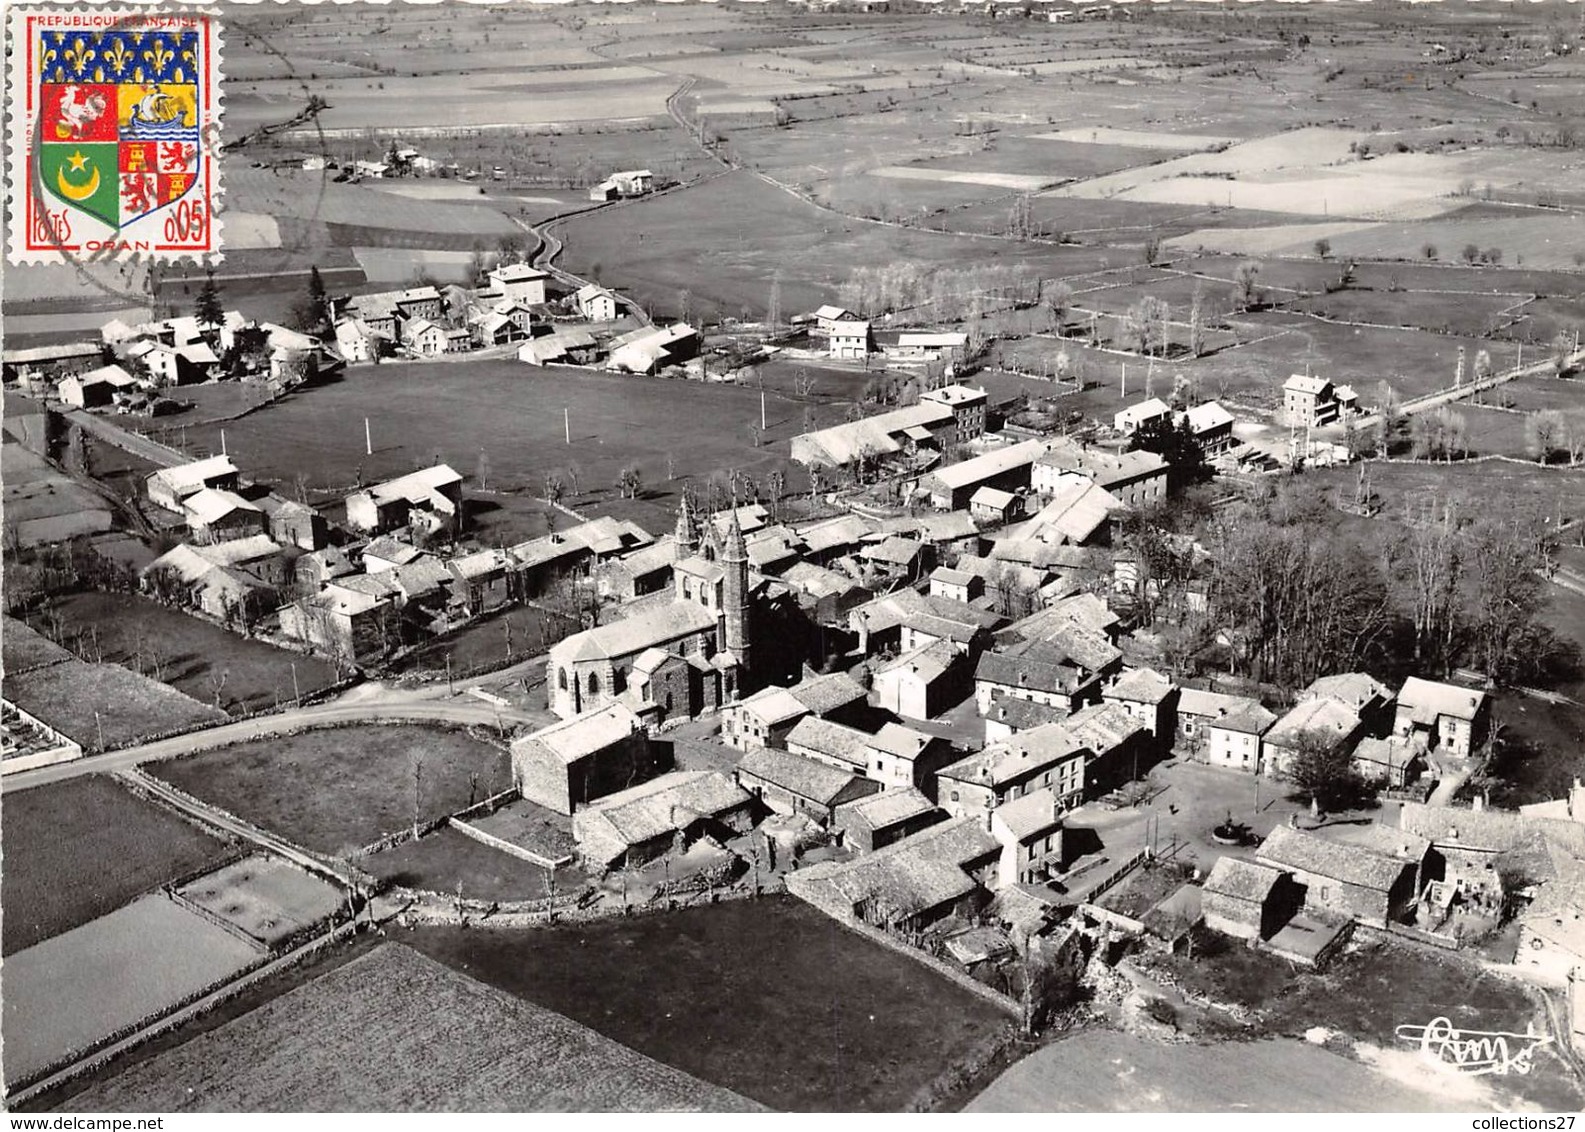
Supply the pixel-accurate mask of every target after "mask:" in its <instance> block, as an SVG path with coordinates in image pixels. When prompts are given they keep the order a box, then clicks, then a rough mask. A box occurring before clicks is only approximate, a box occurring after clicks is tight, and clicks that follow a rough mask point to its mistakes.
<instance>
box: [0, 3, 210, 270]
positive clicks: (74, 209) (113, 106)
mask: <svg viewBox="0 0 1585 1132" xmlns="http://www.w3.org/2000/svg"><path fill="white" fill-rule="evenodd" d="M8 24H9V26H8V28H7V32H8V39H9V42H10V44H11V45H12V51H11V68H12V72H11V76H10V81H9V82H8V84H7V87H6V91H7V99H8V100H9V102H10V103H11V122H12V127H11V128H12V139H11V140H12V145H11V151H10V164H9V167H8V168H7V170H6V175H7V177H6V189H7V192H8V194H9V196H10V199H11V204H12V207H11V219H10V231H9V232H8V233H7V250H8V253H9V257H10V259H11V261H12V262H13V263H60V262H67V261H72V260H78V261H80V260H85V259H94V260H96V261H100V262H103V261H105V260H115V259H123V258H125V259H131V258H141V259H148V260H177V259H188V258H190V259H194V260H202V261H204V262H212V260H213V256H214V255H215V254H217V253H218V252H219V250H220V242H219V234H220V225H219V222H218V219H217V218H216V216H215V203H216V201H217V200H218V199H219V192H220V163H219V161H218V159H217V158H218V154H219V125H220V109H221V104H220V88H219V81H220V67H219V63H220V54H219V53H220V29H219V27H218V26H217V22H216V21H215V20H214V19H213V18H212V17H211V16H208V15H205V14H202V13H197V12H193V13H188V12H158V11H150V12H129V11H116V10H111V11H89V10H71V9H61V10H59V11H47V10H41V9H22V10H14V11H12V12H11V13H10V14H9V19H8ZM19 70H21V71H22V72H24V73H23V74H18V71H19Z"/></svg>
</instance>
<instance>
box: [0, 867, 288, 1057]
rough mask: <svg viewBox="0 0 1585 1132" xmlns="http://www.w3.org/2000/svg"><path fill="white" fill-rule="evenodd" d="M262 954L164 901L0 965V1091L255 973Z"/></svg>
mask: <svg viewBox="0 0 1585 1132" xmlns="http://www.w3.org/2000/svg"><path fill="white" fill-rule="evenodd" d="M262 957H263V952H262V950H261V949H260V948H258V947H257V946H255V945H252V944H249V943H245V942H244V941H243V940H241V939H240V938H238V937H237V936H235V935H233V934H232V933H230V932H228V931H226V930H225V929H223V928H220V927H217V926H216V925H214V924H212V923H210V922H209V921H208V920H206V919H204V918H203V917H202V916H200V915H198V914H197V913H195V912H190V911H188V910H187V909H185V908H183V907H181V906H179V905H178V904H176V903H175V902H174V901H172V900H171V899H170V898H169V897H167V896H165V895H164V894H157V895H151V896H144V897H142V898H140V899H138V900H134V901H133V902H132V903H131V904H128V905H127V906H126V907H125V908H122V909H119V910H118V911H115V912H112V913H110V914H109V915H108V916H101V917H100V918H99V919H97V920H92V921H90V922H89V923H86V924H84V925H83V926H82V927H79V928H73V929H72V930H71V931H68V932H65V933H63V934H61V935H58V936H55V937H54V938H52V939H48V940H45V941H44V942H43V943H40V944H36V945H35V946H33V947H29V948H27V949H26V950H24V951H19V952H16V953H15V954H13V955H8V956H6V960H5V1000H4V1002H3V1004H0V1036H3V1038H4V1041H5V1071H6V1081H7V1083H8V1084H9V1083H14V1082H16V1081H19V1080H22V1079H23V1078H26V1077H30V1076H32V1075H34V1074H36V1073H38V1072H40V1071H42V1070H44V1069H46V1068H48V1067H49V1066H51V1065H54V1064H56V1063H57V1062H60V1061H61V1060H63V1059H65V1058H66V1057H67V1056H69V1055H70V1054H72V1053H74V1052H79V1051H82V1050H85V1049H87V1048H89V1047H90V1046H93V1045H95V1044H97V1043H99V1042H101V1041H103V1040H104V1039H105V1038H108V1037H109V1036H111V1035H112V1034H115V1033H117V1032H118V1031H121V1030H124V1029H126V1028H128V1027H131V1026H134V1025H137V1024H138V1023H139V1022H141V1021H143V1020H145V1019H151V1018H155V1017H158V1016H159V1015H162V1014H165V1013H167V1012H168V1011H170V1010H172V1009H174V1008H175V1007H176V1006H178V1005H180V1004H181V1003H182V1002H183V1001H185V1000H187V999H189V998H191V997H192V996H194V995H196V994H197V993H199V992H200V991H202V990H205V989H206V988H208V987H211V986H214V985H216V984H217V983H219V982H221V981H222V980H224V979H226V978H228V977H230V976H233V975H236V974H238V973H240V972H242V971H243V970H246V969H247V968H248V967H250V966H252V965H253V964H255V963H257V962H258V961H259V960H260V959H261V958H262Z"/></svg>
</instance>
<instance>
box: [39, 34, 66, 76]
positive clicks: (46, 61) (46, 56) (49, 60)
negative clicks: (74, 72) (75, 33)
mask: <svg viewBox="0 0 1585 1132" xmlns="http://www.w3.org/2000/svg"><path fill="white" fill-rule="evenodd" d="M54 42H55V47H59V46H60V40H58V39H57V40H55V41H54ZM49 43H50V40H48V39H46V40H45V41H44V42H43V43H42V44H41V45H40V50H39V72H40V73H41V74H48V73H49V69H50V68H51V67H55V70H56V73H57V74H58V73H59V72H60V67H58V66H56V64H57V63H59V62H60V57H61V56H60V52H58V51H56V50H55V47H50V46H49Z"/></svg>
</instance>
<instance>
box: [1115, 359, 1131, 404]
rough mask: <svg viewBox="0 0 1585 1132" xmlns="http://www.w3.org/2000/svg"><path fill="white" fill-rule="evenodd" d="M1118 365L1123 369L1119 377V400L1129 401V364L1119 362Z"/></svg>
mask: <svg viewBox="0 0 1585 1132" xmlns="http://www.w3.org/2000/svg"><path fill="white" fill-rule="evenodd" d="M1118 364H1119V365H1120V366H1121V367H1122V369H1121V371H1120V372H1119V373H1118V375H1117V399H1118V400H1119V401H1126V400H1128V363H1127V362H1119V363H1118Z"/></svg>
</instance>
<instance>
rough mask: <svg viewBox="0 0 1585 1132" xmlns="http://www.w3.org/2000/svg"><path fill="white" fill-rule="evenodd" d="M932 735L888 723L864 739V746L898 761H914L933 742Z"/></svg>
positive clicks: (898, 724) (933, 737) (899, 724)
mask: <svg viewBox="0 0 1585 1132" xmlns="http://www.w3.org/2000/svg"><path fill="white" fill-rule="evenodd" d="M934 739H935V736H934V735H926V734H925V733H924V732H923V731H915V730H914V729H913V728H912V727H906V726H904V725H903V724H901V723H888V724H886V725H885V726H883V727H882V728H881V729H880V730H879V731H877V732H876V733H875V734H873V735H870V736H867V737H866V740H865V742H866V745H867V746H868V747H869V749H870V750H872V751H878V752H880V753H881V754H883V755H891V756H892V757H893V758H898V759H916V758H918V757H919V756H920V754H922V753H923V752H924V750H925V748H927V747H929V746H930V744H931V742H932V741H934Z"/></svg>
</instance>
